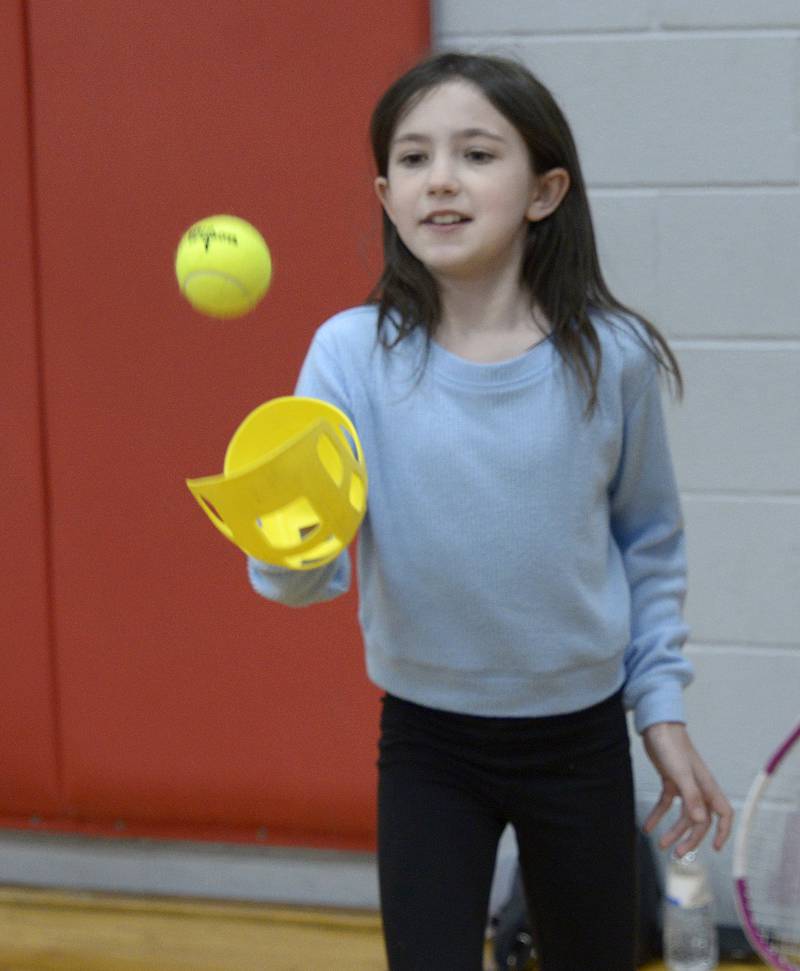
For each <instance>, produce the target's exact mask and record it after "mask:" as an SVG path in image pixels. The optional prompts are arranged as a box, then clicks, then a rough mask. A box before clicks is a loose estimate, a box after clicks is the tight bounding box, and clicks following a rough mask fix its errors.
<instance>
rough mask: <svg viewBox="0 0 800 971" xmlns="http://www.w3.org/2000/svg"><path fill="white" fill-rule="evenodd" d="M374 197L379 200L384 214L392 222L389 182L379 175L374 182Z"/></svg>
mask: <svg viewBox="0 0 800 971" xmlns="http://www.w3.org/2000/svg"><path fill="white" fill-rule="evenodd" d="M374 186H375V195H376V196H377V197H378V198H379V199H380V202H381V205H382V206H383V208H384V211H385V212H386V215H387V216H388V217H389V219H391V220H392V222H394V216H393V215H392V204H391V199H390V196H389V180H388V179H387V178H386V176H384V175H379V176H378V178H377V179H375V182H374Z"/></svg>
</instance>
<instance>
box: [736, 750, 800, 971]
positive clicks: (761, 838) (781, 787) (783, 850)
mask: <svg viewBox="0 0 800 971" xmlns="http://www.w3.org/2000/svg"><path fill="white" fill-rule="evenodd" d="M747 845H748V850H747V861H746V872H747V896H748V901H749V907H750V912H751V919H752V921H753V923H754V924H755V926H756V929H757V930H758V933H759V934H760V936H761V937H762V939H763V941H764V942H765V943H766V945H767V947H768V948H769V950H771V951H772V952H773V953H774V954H775V955H778V956H779V957H780V958H782V959H783V962H784V964H783V966H784V967H788V968H790V969H800V745H795V746H793V748H792V750H791V751H790V752H789V753H788V754H787V756H786V758H785V759H784V761H783V762H782V763H781V764H780V766H779V767H778V771H777V772H776V773H775V774H774V775H773V776H771V777H770V780H769V784H768V785H767V787H766V789H765V791H764V792H763V795H762V798H761V799H760V800H759V802H758V804H757V805H756V807H755V809H754V812H753V815H752V817H751V819H750V825H749V832H748V841H747ZM780 966H781V965H778V967H780Z"/></svg>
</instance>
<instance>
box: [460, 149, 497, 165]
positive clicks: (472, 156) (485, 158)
mask: <svg viewBox="0 0 800 971" xmlns="http://www.w3.org/2000/svg"><path fill="white" fill-rule="evenodd" d="M465 155H466V157H467V158H468V159H469V160H470V162H477V163H478V164H479V165H485V164H486V163H487V162H491V161H492V159H493V158H494V155H492V153H491V152H486V151H484V150H483V149H482V148H470V149H469V150H468V151H467V152H465Z"/></svg>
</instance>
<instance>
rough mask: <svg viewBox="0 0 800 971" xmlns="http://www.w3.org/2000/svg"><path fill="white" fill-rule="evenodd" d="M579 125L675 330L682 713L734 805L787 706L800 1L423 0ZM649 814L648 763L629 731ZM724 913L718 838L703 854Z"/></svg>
mask: <svg viewBox="0 0 800 971" xmlns="http://www.w3.org/2000/svg"><path fill="white" fill-rule="evenodd" d="M434 30H435V38H436V45H437V46H438V47H440V48H445V47H446V48H451V47H456V48H462V49H469V50H480V51H484V52H490V53H500V54H510V55H512V56H515V57H518V58H521V59H522V60H523V61H524V62H525V63H526V64H527V65H528V66H529V67H530V68H531V69H532V70H533V71H534V73H536V74H537V75H538V76H539V77H540V78H541V80H542V81H543V82H544V83H545V84H547V85H548V87H550V89H551V90H552V91H553V93H554V94H555V96H556V98H557V99H558V101H559V103H560V104H561V105H562V107H563V108H564V110H565V112H566V114H567V117H568V118H569V120H570V123H571V125H572V127H573V130H574V133H575V136H576V139H577V142H578V147H579V150H580V152H581V158H582V162H583V167H584V174H585V177H586V179H587V182H588V184H589V190H590V197H591V202H592V207H593V212H594V217H595V223H596V229H597V233H598V239H599V245H600V249H601V258H602V260H603V265H604V269H605V272H606V276H607V278H608V280H609V283H610V284H611V287H612V290H614V291H615V293H616V294H617V296H618V297H620V298H621V299H622V300H623V302H625V303H628V304H630V305H631V306H634V307H636V308H637V309H640V310H642V311H643V312H645V313H646V314H647V315H648V316H650V318H651V319H653V320H654V321H655V322H656V323H657V324H658V326H659V327H660V328H661V329H662V330H663V332H664V333H665V334H666V335H667V336H668V337H669V338H670V340H671V342H672V345H673V348H674V349H675V351H676V352H677V354H678V357H679V360H680V362H681V365H682V367H683V369H684V374H685V378H686V385H687V393H686V397H685V400H684V402H683V404H681V405H672V404H670V405H669V406H668V416H669V422H670V433H671V439H672V446H673V452H674V457H675V464H676V469H677V474H678V479H679V483H680V486H681V491H682V496H683V504H684V512H685V518H686V524H687V542H688V550H689V570H690V589H689V597H688V600H687V619H688V621H689V623H690V625H691V628H692V637H691V642H690V644H689V646H688V653H689V654H690V655H691V657H692V658H693V660H694V662H695V664H696V667H697V680H696V683H695V684H694V685H693V686H692V687H691V688H690V689H689V690H688V692H687V698H686V700H687V707H688V718H689V724H690V729H691V732H692V734H693V737H694V739H695V741H696V744H697V745H698V747H699V748H700V750H701V752H702V753H703V755H704V757H706V759H707V761H708V762H709V763H710V764H711V766H712V768H713V770H714V772H715V774H716V775H717V777H718V779H719V780H720V781H721V783H722V784H723V786H724V787H725V789H726V792H727V793H728V795H729V798H731V800H732V801H733V803H734V805H735V806H736V808H739V807H740V806H741V803H742V800H743V798H744V796H745V793H746V791H747V788H748V785H749V782H750V780H751V778H752V776H753V775H754V773H755V771H756V769H757V768H758V767H759V766H760V764H761V763H763V761H764V760H765V758H766V756H767V755H768V754H769V752H770V751H771V749H772V747H774V746H775V745H776V744H777V742H778V741H779V740H780V739H781V737H782V735H783V734H785V733H786V732H788V730H789V729H790V727H791V726H792V725H793V724H794V723H795V722H796V721H797V719H798V717H800V422H799V421H798V416H800V0H760V2H758V3H755V2H751V0H603V2H600V0H569V2H567V0H535V2H531V0H495V2H494V3H487V2H486V0H438V2H436V3H435V4H434ZM634 753H635V760H636V771H637V802H638V804H639V809H640V813H641V815H642V816H644V815H645V814H646V812H647V811H649V808H650V806H651V805H652V804H653V803H654V801H655V799H656V797H657V794H658V791H659V784H658V779H657V777H656V775H655V773H654V772H653V770H652V768H651V767H650V765H649V763H648V762H647V759H646V757H645V756H644V754H643V751H642V748H641V744H640V743H639V742H638V741H636V742H634ZM708 856H709V861H710V862H711V864H712V867H713V875H714V883H715V888H716V891H717V900H718V908H719V916H720V919H721V920H723V921H725V922H729V923H733V922H735V920H736V917H735V911H734V908H733V899H732V894H731V889H730V883H731V880H730V871H731V847H730V846H729V847H728V849H727V850H726V851H725V852H724V853H723V854H721V855H719V856H716V855H714V856H713V859H712V854H710V853H709V854H708Z"/></svg>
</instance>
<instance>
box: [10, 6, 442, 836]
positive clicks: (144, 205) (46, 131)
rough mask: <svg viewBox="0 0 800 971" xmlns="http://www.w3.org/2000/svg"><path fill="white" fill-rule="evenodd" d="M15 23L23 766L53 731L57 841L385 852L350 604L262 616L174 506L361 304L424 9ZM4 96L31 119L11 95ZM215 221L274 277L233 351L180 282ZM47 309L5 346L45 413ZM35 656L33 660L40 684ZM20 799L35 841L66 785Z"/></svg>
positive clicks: (98, 15) (231, 555)
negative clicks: (189, 838) (38, 418)
mask: <svg viewBox="0 0 800 971" xmlns="http://www.w3.org/2000/svg"><path fill="white" fill-rule="evenodd" d="M27 9H28V16H29V28H30V50H31V62H32V79H33V80H32V105H33V119H32V123H33V133H34V147H35V172H36V186H35V189H36V192H35V196H36V212H37V214H38V222H37V232H38V240H39V263H38V268H39V269H38V273H39V276H38V280H39V289H38V299H39V301H40V311H41V334H42V338H41V339H42V355H41V360H40V365H41V376H42V380H43V387H44V389H45V397H44V404H45V419H46V423H45V427H46V431H47V440H46V456H47V468H48V476H49V477H48V495H49V521H50V527H51V551H52V558H51V561H50V568H51V571H52V591H51V592H52V613H53V617H54V630H53V651H54V656H55V659H56V660H55V677H54V680H53V681H52V683H51V684H49V685H48V684H47V683H46V682H47V678H46V677H42V678H41V681H42V682H43V683H42V684H41V685H40V693H39V694H37V695H36V699H35V705H34V709H33V712H34V714H35V713H36V712H37V711H40V709H41V711H40V716H41V717H42V718H43V719H44V723H43V724H42V726H41V727H40V728H37V731H36V734H37V739H38V741H37V743H36V744H35V745H33V743H32V748H31V750H30V758H31V760H32V759H33V758H34V757H35V756H36V757H38V758H39V759H40V761H41V759H42V758H43V757H44V755H48V756H49V758H50V760H51V761H52V751H53V739H52V737H51V734H52V733H50V734H48V732H50V724H51V723H50V722H48V721H47V719H46V717H45V716H46V714H47V705H48V704H49V705H51V710H52V712H53V713H54V714H55V715H56V716H57V724H58V733H59V741H60V746H61V750H62V751H63V760H62V765H61V771H62V789H61V797H62V807H61V811H60V812H57V813H55V814H53V815H52V818H50V819H49V821H48V825H50V826H52V827H59V826H64V825H66V826H67V827H73V828H84V829H92V828H93V827H95V828H96V827H99V828H101V829H102V828H103V827H104V826H108V827H113V826H114V825H115V824H116V831H118V832H137V831H145V830H148V831H153V832H162V833H165V834H166V833H171V834H173V833H180V834H185V835H198V834H200V835H203V834H208V833H213V834H216V835H222V836H226V835H232V836H234V837H237V838H248V837H251V836H252V837H254V836H255V834H257V833H259V832H260V833H261V835H262V836H263V828H266V832H267V838H271V839H273V840H275V841H279V842H301V843H308V844H312V843H316V844H322V845H352V846H368V845H370V844H371V842H372V838H373V799H374V797H373V787H374V758H375V753H374V746H375V737H376V717H377V705H376V692H375V691H374V690H373V689H372V688H370V687H369V686H368V683H367V681H366V676H365V674H364V665H363V654H362V646H361V641H360V637H359V633H358V629H357V625H356V620H355V597H354V595H353V594H351V595H349V596H348V597H347V598H345V599H343V600H341V601H339V602H337V603H335V604H331V605H326V606H320V607H315V608H311V609H309V610H306V611H297V610H289V609H286V608H281V607H278V606H275V605H270V604H268V603H266V601H263V600H261V599H260V598H258V597H256V595H255V594H254V593H252V592H251V590H250V588H249V586H248V583H247V579H246V574H245V569H244V558H243V556H242V555H241V554H240V553H239V552H238V551H237V550H236V549H235V548H234V547H233V546H231V545H229V544H228V543H226V541H225V540H224V539H223V538H222V537H221V536H220V535H219V534H218V533H217V532H216V531H215V530H214V529H213V527H211V526H210V524H209V523H208V521H207V520H206V518H205V517H204V516H203V514H202V512H201V511H200V510H199V509H198V508H197V507H196V505H195V503H194V500H193V499H192V498H191V496H190V494H189V493H188V491H187V490H186V488H185V485H184V478H185V477H187V476H196V475H203V474H211V473H216V472H219V471H221V468H222V459H223V454H224V450H225V446H226V444H227V441H228V438H229V437H230V435H231V433H232V432H233V430H234V429H235V427H236V426H237V424H238V423H239V421H240V420H241V419H242V418H243V417H244V416H245V414H247V413H248V412H249V411H250V410H251V409H252V408H253V407H255V406H256V405H258V404H260V403H261V402H262V401H265V400H267V399H268V398H272V397H274V396H276V395H280V394H285V393H288V392H290V391H291V389H292V387H293V384H294V380H295V377H296V373H297V369H298V367H299V365H300V363H301V361H302V357H303V355H304V352H305V350H306V347H307V345H308V341H309V339H310V337H311V335H312V333H313V331H314V329H315V328H316V326H318V324H319V323H320V322H321V321H322V320H323V319H324V318H325V317H327V316H328V315H330V314H331V313H334V312H335V311H337V310H339V309H341V308H343V307H345V306H348V305H352V304H355V303H359V302H360V301H361V300H362V299H363V298H364V296H365V295H366V293H367V292H368V290H369V288H370V286H371V284H372V282H373V280H374V277H375V276H376V273H377V269H378V259H379V250H380V241H379V226H380V223H379V219H378V212H377V204H376V203H375V202H374V199H373V196H372V190H371V179H372V171H371V164H370V161H369V151H368V140H367V134H366V129H367V123H368V118H369V113H370V111H371V108H372V106H373V104H374V101H375V99H376V98H377V96H378V95H379V93H380V92H381V90H382V89H383V88H384V87H385V85H386V84H387V83H388V82H389V81H390V80H391V79H392V78H393V77H394V76H395V75H396V74H397V73H398V72H399V71H401V70H403V69H405V68H406V67H407V66H409V64H411V63H412V62H413V61H414V60H415V59H416V58H417V57H418V56H419V54H420V53H421V52H422V51H423V50H424V49H425V47H426V45H427V41H428V16H427V3H423V2H418V0H414V2H412V0H402V2H401V0H398V2H394V3H380V4H376V3H374V2H372V0H353V2H348V3H347V4H324V3H318V2H316V0H292V2H289V0H270V2H264V0H237V2H229V3H226V4H220V3H219V2H211V0H172V2H170V3H167V4H165V3H162V2H159V0H146V2H140V3H136V4H124V3H117V2H112V3H109V2H108V0H73V2H71V3H60V4H54V3H52V2H50V0H29V3H28V5H27ZM223 14H224V15H223ZM4 16H5V17H8V14H7V13H4ZM12 26H13V25H12ZM15 36H17V37H18V32H17V34H15ZM13 46H14V45H13V44H12V47H13ZM16 57H17V62H18V61H19V57H20V50H19V49H17V50H16ZM9 71H10V72H11V74H10V75H9ZM6 77H9V78H10V80H11V81H12V82H14V83H15V84H16V90H17V92H18V93H21V92H20V90H19V89H20V77H19V70H17V71H16V73H15V71H14V68H13V65H12V66H9V64H8V63H6V64H5V65H4V66H3V78H4V79H5V78H6ZM3 96H4V97H7V96H8V93H7V92H4V95H3ZM22 122H23V119H20V125H19V126H18V127H19V128H20V129H21V128H22V127H23V124H22ZM24 146H25V142H24V138H22V136H21V142H20V151H21V152H22V151H23V150H24ZM20 164H21V163H20ZM25 174H26V172H25V169H24V165H22V166H21V170H20V172H19V173H18V178H19V179H24V177H25ZM216 212H230V213H234V214H237V215H240V216H242V217H244V218H246V219H248V220H250V221H251V222H253V223H254V224H255V225H257V226H258V227H259V229H260V230H261V231H262V232H263V234H264V235H265V237H266V238H267V241H268V242H269V244H270V247H271V249H272V253H273V257H274V264H275V276H274V283H273V286H272V289H271V290H270V292H269V294H268V296H267V297H266V299H265V300H264V302H263V303H262V304H261V306H260V307H259V308H258V309H257V311H256V312H254V313H253V314H251V315H250V316H248V317H246V318H243V319H240V320H238V321H230V322H225V323H222V322H217V321H212V320H209V319H207V318H204V317H201V316H199V315H198V314H196V313H195V312H194V311H193V310H191V308H189V306H188V305H187V304H185V303H184V302H183V301H182V299H181V297H180V295H179V293H178V291H177V287H176V284H175V282H174V278H173V270H172V259H173V253H174V248H175V245H176V243H177V240H178V238H179V236H180V234H181V232H182V231H183V229H184V228H185V227H186V226H187V225H188V224H189V223H191V222H192V221H194V220H195V219H197V218H199V217H201V216H204V215H210V214H212V213H216ZM24 215H25V214H24V213H21V219H22V222H23V223H24ZM23 239H24V241H25V242H26V245H28V246H30V241H29V239H28V237H27V235H25V236H24V237H23ZM22 272H23V275H24V273H28V274H30V272H31V269H30V260H28V263H27V264H26V265H25V266H24V267H23V271H22ZM29 290H30V287H29V283H28V282H25V281H24V280H21V281H20V286H19V291H20V297H19V300H20V301H21V304H22V306H21V307H20V308H19V314H20V320H21V321H22V323H19V324H15V325H13V326H15V327H16V326H20V327H21V328H22V330H23V331H24V332H25V346H24V347H23V349H22V350H21V351H20V354H21V356H22V358H23V360H22V361H21V364H20V376H19V378H18V380H19V381H20V383H21V384H23V385H26V386H28V392H27V393H28V394H29V396H30V395H31V394H33V392H32V391H31V390H30V389H31V388H33V389H35V387H36V382H35V380H34V379H33V378H34V376H33V375H31V374H28V375H27V377H26V376H25V373H23V372H24V369H25V368H27V369H28V372H30V369H31V362H32V358H31V353H32V351H31V342H30V340H29V339H28V331H32V330H33V328H34V321H33V317H34V313H33V308H32V306H30V299H29V298H27V301H26V297H25V293H27V292H29ZM4 325H5V326H10V325H9V324H8V322H7V321H4ZM25 348H27V350H26V349H25ZM19 400H20V401H22V402H23V410H24V415H23V420H24V421H25V422H27V423H28V425H29V426H30V428H29V432H25V433H23V432H22V431H20V433H19V436H20V437H21V438H23V439H24V442H23V445H24V448H26V449H27V450H28V451H29V452H30V453H31V454H30V456H29V457H28V463H23V464H30V466H31V470H29V471H27V472H25V475H26V476H28V477H29V478H30V479H31V488H30V496H31V498H30V499H29V504H30V505H32V506H33V507H34V508H33V509H32V511H31V515H30V516H29V517H28V518H29V520H30V523H29V524H28V525H29V526H30V530H28V528H27V527H23V528H22V529H21V530H20V535H19V537H18V539H17V545H18V546H19V547H20V548H23V547H24V544H25V543H26V542H31V543H32V544H33V547H32V550H33V552H31V553H30V554H24V555H27V556H28V560H27V561H26V562H28V565H29V568H30V569H31V570H32V571H33V573H34V574H36V575H35V577H34V579H35V581H36V582H35V583H33V584H31V585H30V590H32V591H34V593H36V591H38V593H36V596H38V598H39V601H41V596H42V594H41V591H42V589H43V588H42V569H41V564H40V563H39V562H38V560H37V558H36V555H34V554H35V551H36V549H38V550H39V551H41V548H42V542H43V539H42V535H41V531H42V527H41V516H37V515H35V514H34V513H36V512H37V508H38V507H36V503H37V501H38V502H40V503H41V488H42V485H41V481H40V479H39V478H38V477H37V476H38V466H37V462H36V459H37V450H36V441H35V438H36V433H37V426H36V422H35V412H34V408H33V405H34V402H32V401H28V402H27V404H26V403H25V395H24V393H23V394H21V397H20V399H19ZM29 439H30V441H29ZM37 544H38V545H37ZM37 566H38V567H39V572H38V574H37V573H36V567H37ZM37 583H38V586H37V585H36V584H37ZM28 596H29V597H30V596H31V594H28ZM37 602H38V601H37ZM28 612H30V611H28ZM39 614H40V615H41V616H39V618H38V620H39V624H40V628H41V624H43V620H42V619H41V618H42V617H46V611H45V610H41V611H39ZM40 628H36V630H35V631H34V633H32V634H31V638H32V646H31V648H30V649H29V650H28V652H27V653H28V654H29V655H30V658H29V663H30V664H32V665H38V666H39V667H42V666H43V665H44V666H46V662H47V658H48V654H47V650H46V647H45V641H46V638H45V633H44V630H43V629H40ZM34 634H35V636H34ZM37 670H38V668H37ZM44 673H45V672H44V671H43V672H42V674H43V675H44ZM37 677H38V675H36V674H35V672H34V674H31V675H30V676H27V675H26V676H23V681H24V683H25V684H28V683H34V681H35V680H36V678H37ZM25 678H27V681H26V680H25ZM54 692H55V695H54ZM54 698H55V699H57V701H58V704H57V705H56V704H55V701H54ZM44 703H46V704H45V705H44V707H42V706H43V704H44ZM31 717H33V716H31ZM5 744H6V742H5V740H4V741H3V742H0V745H3V746H5ZM37 753H38V755H37ZM45 770H46V771H45ZM31 772H32V774H33V775H34V777H35V778H39V777H41V778H43V779H44V778H46V779H47V785H44V784H43V785H42V798H41V799H40V800H39V801H38V802H37V801H36V800H31V799H29V800H27V802H26V803H25V811H27V809H28V808H35V807H33V806H32V803H33V802H36V805H37V806H38V805H41V807H42V812H43V813H44V814H45V815H47V813H48V812H50V811H52V809H53V802H52V798H50V801H48V799H47V798H45V795H46V794H47V795H48V797H51V796H52V792H53V779H55V778H56V776H55V774H54V771H53V769H52V766H50V765H49V764H48V765H47V766H46V767H41V766H40V767H39V768H35V769H34V768H31ZM18 808H19V807H18V806H17V805H16V804H15V803H14V801H13V800H9V799H5V798H4V799H3V800H2V805H1V806H0V812H5V815H6V816H7V817H8V816H9V815H10V814H13V813H14V812H15V811H16V810H17V809H18ZM7 822H8V819H7Z"/></svg>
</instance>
